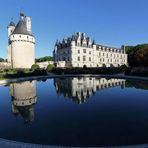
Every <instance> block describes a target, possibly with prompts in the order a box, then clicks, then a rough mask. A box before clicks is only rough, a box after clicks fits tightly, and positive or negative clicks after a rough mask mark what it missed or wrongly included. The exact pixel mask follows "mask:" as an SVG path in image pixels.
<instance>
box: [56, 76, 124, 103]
mask: <svg viewBox="0 0 148 148" xmlns="http://www.w3.org/2000/svg"><path fill="white" fill-rule="evenodd" d="M124 83H125V80H121V79H105V78H90V77H83V78H55V79H54V86H55V88H56V92H57V94H58V95H63V96H64V97H65V98H68V99H71V100H73V101H74V102H76V103H78V104H81V103H84V102H86V101H87V100H88V99H89V98H90V97H91V96H93V95H95V93H96V91H98V90H102V89H106V88H109V87H115V86H121V87H122V88H124Z"/></svg>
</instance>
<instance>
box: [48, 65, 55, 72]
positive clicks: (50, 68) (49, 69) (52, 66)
mask: <svg viewBox="0 0 148 148" xmlns="http://www.w3.org/2000/svg"><path fill="white" fill-rule="evenodd" d="M53 68H54V65H52V64H49V65H48V66H47V71H48V72H51V71H52V69H53Z"/></svg>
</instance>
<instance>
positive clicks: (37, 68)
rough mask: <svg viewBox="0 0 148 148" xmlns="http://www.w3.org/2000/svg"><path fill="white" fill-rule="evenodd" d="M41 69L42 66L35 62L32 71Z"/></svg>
mask: <svg viewBox="0 0 148 148" xmlns="http://www.w3.org/2000/svg"><path fill="white" fill-rule="evenodd" d="M39 69H40V66H39V65H38V64H33V65H32V66H31V70H32V71H35V70H39Z"/></svg>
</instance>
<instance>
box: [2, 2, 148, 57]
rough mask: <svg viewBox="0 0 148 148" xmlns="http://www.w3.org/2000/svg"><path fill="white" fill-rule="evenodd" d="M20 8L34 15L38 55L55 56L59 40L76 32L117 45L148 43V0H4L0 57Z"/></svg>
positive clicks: (99, 42)
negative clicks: (55, 47)
mask: <svg viewBox="0 0 148 148" xmlns="http://www.w3.org/2000/svg"><path fill="white" fill-rule="evenodd" d="M20 12H23V13H24V14H25V15H26V16H30V17H31V19H32V32H33V34H34V36H35V38H36V57H37V58H39V57H43V56H49V55H50V56H52V51H53V49H54V44H55V42H56V40H57V39H59V40H62V39H63V38H64V37H69V36H71V35H72V34H73V33H75V32H85V33H86V35H88V36H89V37H91V38H92V39H94V40H95V41H96V43H98V44H102V45H109V46H113V47H121V45H137V44H142V43H148V0H0V57H3V58H7V45H8V36H7V26H8V24H9V23H10V21H11V18H13V21H14V22H15V23H17V22H18V21H19V14H20Z"/></svg>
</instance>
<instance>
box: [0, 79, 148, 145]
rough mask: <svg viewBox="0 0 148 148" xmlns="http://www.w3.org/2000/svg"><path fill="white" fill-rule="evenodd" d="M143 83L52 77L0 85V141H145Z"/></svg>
mask: <svg viewBox="0 0 148 148" xmlns="http://www.w3.org/2000/svg"><path fill="white" fill-rule="evenodd" d="M147 89H148V83H147V82H142V81H129V80H123V79H106V78H96V77H80V78H76V77H72V78H53V79H47V80H44V81H35V80H34V81H25V82H20V83H12V84H10V85H9V86H5V87H4V86H1V87H0V98H1V99H0V119H1V120H0V138H4V139H9V140H14V141H19V142H27V143H35V144H44V145H56V146H59V145H60V146H83V147H84V146H86V147H87V146H90V147H93V146H119V145H132V144H134V145H135V144H146V143H148V90H147Z"/></svg>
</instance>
